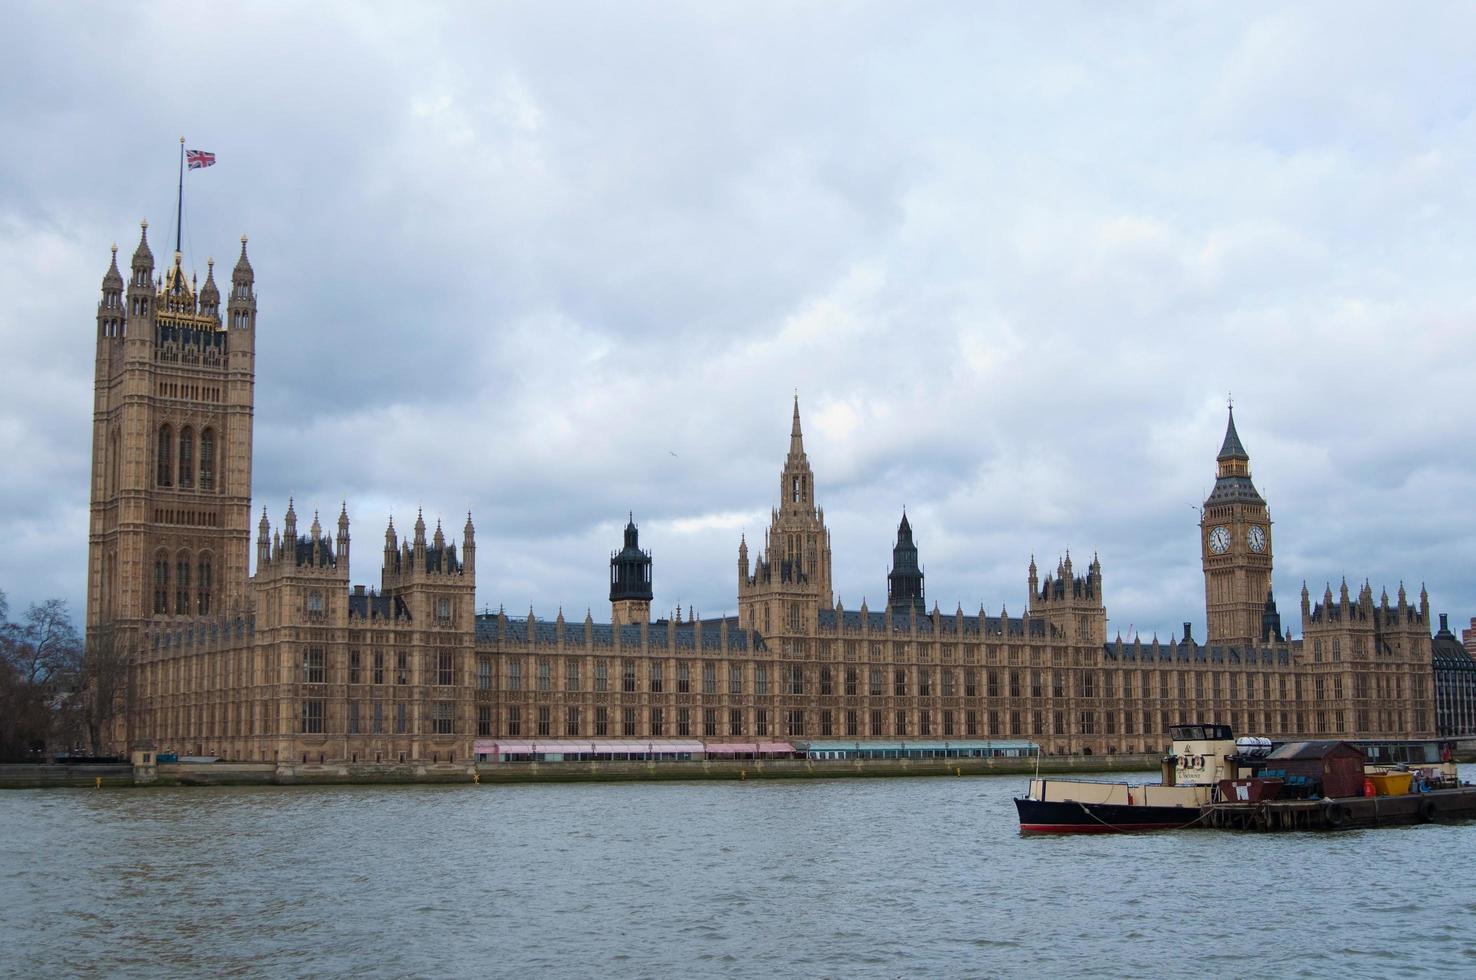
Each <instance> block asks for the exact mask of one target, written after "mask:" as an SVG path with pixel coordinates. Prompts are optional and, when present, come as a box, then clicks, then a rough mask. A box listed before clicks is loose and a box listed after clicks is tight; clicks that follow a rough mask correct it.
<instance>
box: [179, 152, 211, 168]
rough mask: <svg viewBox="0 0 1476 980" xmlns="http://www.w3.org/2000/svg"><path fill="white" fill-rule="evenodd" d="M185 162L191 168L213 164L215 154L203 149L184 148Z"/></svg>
mask: <svg viewBox="0 0 1476 980" xmlns="http://www.w3.org/2000/svg"><path fill="white" fill-rule="evenodd" d="M185 163H186V164H188V165H189V168H190V169H191V170H199V169H200V168H201V167H213V166H215V154H214V153H206V152H205V151H204V150H186V151H185Z"/></svg>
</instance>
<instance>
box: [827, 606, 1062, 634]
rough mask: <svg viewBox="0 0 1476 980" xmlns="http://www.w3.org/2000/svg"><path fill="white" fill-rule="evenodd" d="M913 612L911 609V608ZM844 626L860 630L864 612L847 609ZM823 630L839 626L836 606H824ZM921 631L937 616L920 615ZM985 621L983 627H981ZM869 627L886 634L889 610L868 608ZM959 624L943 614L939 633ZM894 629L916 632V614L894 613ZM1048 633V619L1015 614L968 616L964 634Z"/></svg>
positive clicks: (951, 630) (952, 631)
mask: <svg viewBox="0 0 1476 980" xmlns="http://www.w3.org/2000/svg"><path fill="white" fill-rule="evenodd" d="M909 611H910V610H909ZM841 617H842V618H841V622H840V625H841V629H843V630H844V631H847V632H860V631H861V626H862V619H861V612H860V611H859V610H854V609H846V610H843V611H842V613H841ZM818 619H819V624H820V628H821V629H829V630H833V629H835V628H836V612H835V610H834V609H821V610H820V615H819V617H818ZM916 620H917V631H918V632H919V633H931V632H933V617H931V616H928V615H918V616H917V617H916ZM981 624H982V628H981ZM866 626H867V629H868V630H869V631H870V632H874V633H882V632H885V631H886V628H887V614H886V612H885V611H880V612H878V611H876V610H868V611H867V614H866ZM958 627H959V623H958V615H957V614H943V615H940V616H939V617H938V634H939V635H940V636H946V635H949V634H952V635H955V636H956V635H958V633H959V629H958ZM892 632H893V633H910V632H912V617H911V616H909V614H908V611H904V612H902V613H900V614H898V613H893V614H892ZM1006 633H1008V635H1010V636H1025V635H1026V634H1027V633H1028V634H1029V635H1030V636H1045V635H1047V630H1046V621H1045V620H1044V619H1022V618H1018V617H1011V618H1009V619H1004V620H1002V619H1000V618H999V617H998V616H984V617H982V618H981V617H979V616H964V617H963V635H965V636H967V635H970V634H972V635H974V636H1004V635H1006Z"/></svg>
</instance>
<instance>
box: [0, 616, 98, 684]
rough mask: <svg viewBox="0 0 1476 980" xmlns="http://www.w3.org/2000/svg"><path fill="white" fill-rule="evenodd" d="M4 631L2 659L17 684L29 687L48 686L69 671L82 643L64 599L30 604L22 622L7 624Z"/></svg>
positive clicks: (75, 661)
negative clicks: (13, 673)
mask: <svg viewBox="0 0 1476 980" xmlns="http://www.w3.org/2000/svg"><path fill="white" fill-rule="evenodd" d="M6 632H7V636H6V640H7V642H6V644H5V647H6V650H5V654H6V659H7V660H9V661H10V664H11V666H12V667H13V668H15V671H16V673H17V674H19V675H20V679H21V682H22V683H24V684H27V685H29V686H31V687H38V688H43V689H44V688H46V687H48V686H49V685H51V684H52V683H53V681H55V680H57V679H58V678H59V676H61V675H64V674H65V673H67V672H68V671H69V670H70V669H71V668H73V667H74V666H75V665H76V663H77V660H78V658H79V656H80V654H81V650H82V643H81V641H80V639H79V638H78V636H77V627H75V626H73V625H72V617H71V614H70V613H69V612H68V611H67V602H66V600H65V599H47V600H46V601H44V602H41V603H34V602H33V603H31V606H30V608H28V609H27V610H26V618H25V620H24V621H22V622H19V623H12V624H9V627H8V629H7V631H6Z"/></svg>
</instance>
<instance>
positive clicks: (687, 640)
mask: <svg viewBox="0 0 1476 980" xmlns="http://www.w3.org/2000/svg"><path fill="white" fill-rule="evenodd" d="M498 618H499V617H498V616H497V614H495V613H494V614H486V615H482V616H478V617H477V642H478V643H494V642H496V640H497V636H498V628H499V627H498ZM724 621H726V622H727V624H728V650H730V651H739V650H746V649H748V647H747V646H746V644H745V643H744V638H745V637H746V636H749V635H751V636H752V642H753V647H752V649H753V650H755V651H759V650H764V649H765V646H764V640H763V637H761V636H759V634H758V633H751V634H750V631H749V630H745V629H742V628H741V627H740V626H739V625H738V617H737V616H729V617H726V620H724V619H704V620H702V649H703V651H714V652H716V651H720V650H721V649H722V646H721V639H722V637H721V634H720V633H719V629H720V628H721V625H722V623H723V622H724ZM584 627H585V624H584V623H582V622H579V621H570V620H566V621H565V622H564V643H565V645H566V646H569V647H578V646H582V645H583V644H584ZM501 628H502V631H503V635H505V636H506V637H507V638H508V640H509V641H510V642H512V643H515V644H518V645H524V644H527V643H528V642H529V638H530V635H531V638H532V641H533V642H534V643H535V644H536V645H538V646H555V645H556V644H557V643H558V623H557V622H556V621H551V620H546V619H535V620H533V622H532V624H531V630H530V624H529V622H528V618H527V617H526V616H523V617H512V616H508V617H506V619H505V620H504V622H503V625H502V627H501ZM589 628H590V641H591V643H592V644H593V645H594V646H596V647H614V646H615V629H616V628H615V627H614V626H612V625H611V624H610V623H591V624H590V627H589ZM619 629H620V645H621V647H623V648H634V649H639V648H640V645H641V627H640V624H638V623H637V624H627V625H625V626H621V627H619ZM646 638H647V642H648V643H649V644H650V646H651V647H652V648H654V649H661V648H665V647H668V646H670V645H671V644H672V643H673V642H674V643H675V646H676V648H677V649H678V650H692V651H695V650H696V649H697V645H696V644H697V626H696V624H695V623H690V622H687V623H675V622H672V621H670V620H664V619H658V620H657V621H656V622H654V623H651V624H649V625H648V626H647V627H646Z"/></svg>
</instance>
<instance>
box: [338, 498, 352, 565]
mask: <svg viewBox="0 0 1476 980" xmlns="http://www.w3.org/2000/svg"><path fill="white" fill-rule="evenodd" d="M337 543H338V560H339V561H340V562H341V563H342V564H343V568H344V570H345V571H347V570H348V567H349V563H348V561H349V517H348V501H347V500H345V501H343V502H342V504H341V505H340V506H339V509H338V542H337Z"/></svg>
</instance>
